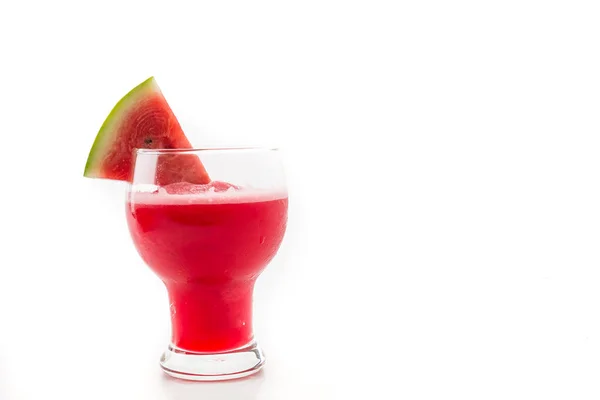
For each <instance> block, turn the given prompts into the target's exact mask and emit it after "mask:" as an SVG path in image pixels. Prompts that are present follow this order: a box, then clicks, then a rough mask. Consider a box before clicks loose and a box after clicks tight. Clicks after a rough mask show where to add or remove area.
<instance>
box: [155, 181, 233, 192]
mask: <svg viewBox="0 0 600 400" xmlns="http://www.w3.org/2000/svg"><path fill="white" fill-rule="evenodd" d="M239 189H240V188H239V186H236V185H233V184H231V183H227V182H221V181H212V182H210V183H207V184H205V185H199V184H193V183H187V182H178V183H172V184H170V185H167V186H163V187H162V188H161V191H164V192H166V193H167V194H181V195H185V194H187V195H190V194H204V193H218V192H228V191H236V190H239Z"/></svg>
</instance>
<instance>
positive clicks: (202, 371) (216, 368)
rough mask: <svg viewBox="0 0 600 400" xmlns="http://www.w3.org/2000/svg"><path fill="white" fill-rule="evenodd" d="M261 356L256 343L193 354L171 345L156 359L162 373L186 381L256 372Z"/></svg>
mask: <svg viewBox="0 0 600 400" xmlns="http://www.w3.org/2000/svg"><path fill="white" fill-rule="evenodd" d="M264 363H265V356H264V355H263V352H262V350H261V349H260V348H259V347H258V345H257V344H256V343H250V344H249V345H247V346H244V347H241V348H239V349H236V350H232V351H228V352H225V353H194V352H190V351H186V350H182V349H178V348H176V347H174V346H172V345H170V346H169V348H168V349H167V351H165V352H164V354H163V355H162V357H161V358H160V366H161V367H162V369H163V371H165V373H166V374H168V375H171V376H173V377H175V378H179V379H185V380H188V381H224V380H228V379H237V378H243V377H245V376H248V375H252V374H255V373H257V372H258V371H260V369H261V368H262V366H263V365H264Z"/></svg>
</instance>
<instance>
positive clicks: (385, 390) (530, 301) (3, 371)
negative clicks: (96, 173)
mask: <svg viewBox="0 0 600 400" xmlns="http://www.w3.org/2000/svg"><path fill="white" fill-rule="evenodd" d="M599 19H600V9H599V8H598V3H597V2H595V1H588V2H585V1H528V0H519V1H510V0H509V1H502V2H500V1H452V2H450V1H405V2H402V1H389V2H384V1H332V0H318V1H312V0H303V1H297V2H286V1H262V0H257V1H244V2H243V1H239V2H233V1H219V2H216V1H211V2H209V1H196V2H191V1H190V2H189V3H187V4H184V3H180V2H176V1H169V2H160V3H159V2H152V1H144V2H135V3H134V2H127V1H96V2H82V1H79V2H74V1H73V2H66V1H61V0H54V1H44V2H42V1H7V0H4V1H1V2H0V134H1V137H2V146H1V147H0V184H1V188H2V189H1V191H2V196H1V197H0V204H1V219H0V235H1V237H0V250H1V252H0V256H1V258H0V324H1V326H0V399H2V400H5V399H7V400H12V399H42V398H47V399H49V398H52V399H54V398H56V399H65V400H67V399H90V400H91V399H146V400H154V399H165V400H185V399H201V398H202V399H253V400H254V399H334V398H348V396H349V395H356V396H358V397H360V398H364V399H372V398H386V399H387V398H394V399H439V398H456V399H506V398H511V399H542V398H543V399H548V398H556V399H597V398H598V397H599V396H600V386H599V385H598V376H600V290H599V288H600V268H599V267H600V251H599V248H600V189H599V180H600V179H599V178H600V156H599V154H600V152H599V150H600V148H599V147H600V113H599V110H600V56H599V54H600V52H599V48H600V24H599V23H598V21H599ZM150 75H154V76H156V78H157V80H158V82H159V84H160V85H161V87H162V89H163V92H164V93H165V96H166V97H167V99H168V100H169V102H170V104H171V106H172V108H173V109H174V110H175V112H176V114H177V115H178V116H179V119H180V120H181V122H182V125H183V127H184V129H186V131H188V133H189V136H190V139H191V140H192V141H193V142H194V144H195V145H197V146H207V145H213V144H219V145H222V144H232V145H240V144H244V145H246V144H251V145H263V144H264V145H267V144H268V145H274V146H279V147H281V148H282V149H283V151H284V153H285V162H286V166H287V172H288V179H289V185H290V206H291V208H290V221H289V231H288V236H287V238H286V240H285V243H284V246H283V248H282V250H281V253H280V255H279V256H278V258H277V259H276V261H275V262H274V263H273V264H272V265H271V266H270V267H269V268H268V269H267V271H266V272H265V274H264V276H263V277H262V278H261V280H260V283H259V285H258V287H257V294H256V324H257V327H256V330H257V335H258V337H259V339H260V340H261V342H262V344H263V346H264V348H265V350H266V352H267V356H268V357H269V361H268V364H267V367H266V368H265V370H264V373H262V374H261V375H259V376H258V377H255V378H253V379H248V380H243V381H238V382H235V383H227V384H186V383H181V382H179V381H175V380H171V379H166V378H164V377H163V375H162V373H161V372H160V369H159V367H158V363H157V362H158V357H159V355H160V352H161V351H162V350H163V349H164V347H165V345H166V343H167V341H168V336H169V326H168V305H167V299H166V293H165V291H164V289H163V287H162V285H161V283H160V282H159V281H158V279H157V278H156V277H155V276H154V275H153V274H152V273H151V272H150V271H149V269H148V268H146V267H145V266H144V265H143V263H142V261H141V260H140V259H139V257H138V255H137V253H136V252H135V250H134V248H133V245H132V244H131V242H130V239H129V236H128V232H127V228H126V225H125V219H124V211H123V190H124V187H123V186H122V185H121V184H118V183H113V182H106V181H96V180H87V179H84V178H83V177H82V173H83V167H84V164H85V161H86V158H87V154H88V151H89V148H90V146H91V144H92V142H93V140H94V136H95V134H96V132H97V130H98V128H99V126H100V125H101V123H102V121H103V119H104V118H105V116H106V115H107V113H108V112H109V111H110V109H111V108H112V106H113V104H114V103H115V102H116V101H117V100H118V99H119V98H120V97H121V96H122V95H123V94H125V93H126V92H127V91H128V90H129V89H130V88H131V87H133V86H134V85H136V84H137V83H139V82H141V81H142V80H144V79H145V78H147V77H148V76H150Z"/></svg>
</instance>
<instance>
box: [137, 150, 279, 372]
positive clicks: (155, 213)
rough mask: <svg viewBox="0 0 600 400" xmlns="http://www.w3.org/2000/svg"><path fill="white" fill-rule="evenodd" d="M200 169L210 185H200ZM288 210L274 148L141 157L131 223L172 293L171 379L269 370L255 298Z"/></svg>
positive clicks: (166, 358) (164, 362) (166, 360)
mask: <svg viewBox="0 0 600 400" xmlns="http://www.w3.org/2000/svg"><path fill="white" fill-rule="evenodd" d="M202 166H203V167H204V169H205V170H206V171H207V172H208V174H209V175H210V182H209V183H197V182H196V183H194V180H195V179H194V175H193V174H194V171H195V170H197V171H202V172H204V169H203V168H202ZM190 182H192V183H190ZM287 209H288V198H287V189H286V184H285V177H284V173H283V168H282V163H281V160H280V155H279V152H278V151H277V150H276V149H263V148H228V149H191V150H190V149H164V150H160V149H159V150H149V149H140V150H137V152H136V157H135V165H134V174H133V181H132V183H131V184H130V185H129V187H128V191H127V213H126V214H127V222H128V226H129V230H130V233H131V237H132V239H133V242H134V244H135V247H136V248H137V250H138V252H139V254H140V256H141V257H142V259H143V260H144V261H145V262H146V264H147V265H148V266H149V267H150V269H151V270H152V271H153V272H154V273H155V274H156V275H158V277H159V278H160V279H161V280H162V281H163V283H164V284H165V286H166V288H167V292H168V295H169V301H170V311H171V333H172V335H171V343H170V345H169V346H168V348H167V350H166V351H165V353H164V354H163V356H162V358H161V360H160V365H161V366H162V368H163V370H164V371H165V372H166V373H167V374H169V375H172V376H174V377H177V378H182V379H188V380H225V379H233V378H239V377H243V376H247V375H251V374H253V373H255V372H257V371H258V370H259V369H260V368H261V367H262V366H263V364H264V361H265V359H264V355H263V353H262V351H261V349H260V347H259V346H258V344H257V342H256V340H255V338H254V332H253V327H252V296H253V290H254V284H255V282H256V279H257V278H258V276H259V275H260V273H261V272H262V271H263V270H264V268H265V267H266V266H267V264H269V262H270V261H271V260H272V259H273V257H274V256H275V254H276V253H277V251H278V249H279V246H280V244H281V242H282V239H283V236H284V233H285V229H286V224H287Z"/></svg>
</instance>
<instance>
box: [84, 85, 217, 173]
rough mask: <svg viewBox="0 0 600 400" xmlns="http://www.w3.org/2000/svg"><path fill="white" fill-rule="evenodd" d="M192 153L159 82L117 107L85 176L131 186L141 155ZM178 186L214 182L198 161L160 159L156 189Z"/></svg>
mask: <svg viewBox="0 0 600 400" xmlns="http://www.w3.org/2000/svg"><path fill="white" fill-rule="evenodd" d="M191 147H192V146H191V144H190V142H189V140H188V139H187V138H186V137H185V134H184V133H183V130H182V129H181V126H180V125H179V122H178V121H177V118H175V115H174V114H173V111H172V110H171V107H169V104H168V103H167V100H166V99H165V98H164V96H163V94H162V92H161V90H160V88H159V86H158V84H157V83H156V80H155V79H154V77H150V78H148V79H146V80H145V81H144V82H142V83H140V84H139V85H138V86H136V87H135V88H133V89H132V90H131V91H130V92H129V93H127V94H126V95H125V96H124V97H123V98H122V99H121V100H120V101H119V102H118V103H117V104H116V105H115V106H114V108H113V109H112V111H111V112H110V114H109V115H108V117H107V118H106V120H105V121H104V123H103V124H102V127H101V128H100V131H99V132H98V135H97V136H96V140H95V141H94V144H93V146H92V149H91V150H90V154H89V156H88V159H87V163H86V165H85V171H84V173H83V175H84V176H86V177H88V178H104V179H113V180H121V181H128V182H131V180H132V176H133V164H134V157H135V150H136V149H189V148H191ZM175 182H189V183H196V184H206V183H209V182H210V178H209V176H208V174H207V173H206V170H205V169H204V166H203V165H202V163H201V162H200V159H199V158H198V157H196V156H193V155H189V154H187V155H185V154H166V155H160V156H159V158H158V165H157V171H156V182H155V183H156V184H158V185H168V184H171V183H175ZM147 183H149V182H147Z"/></svg>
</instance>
